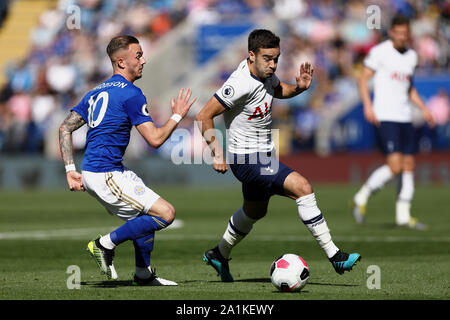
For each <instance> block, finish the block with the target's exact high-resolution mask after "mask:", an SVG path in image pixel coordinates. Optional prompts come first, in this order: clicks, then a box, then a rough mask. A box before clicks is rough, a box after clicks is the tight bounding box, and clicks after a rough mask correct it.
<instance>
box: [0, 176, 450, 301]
mask: <svg viewBox="0 0 450 320" xmlns="http://www.w3.org/2000/svg"><path fill="white" fill-rule="evenodd" d="M154 189H155V191H157V192H158V193H159V194H160V195H161V196H163V197H164V198H165V199H167V200H168V201H169V202H171V203H172V204H173V205H174V206H175V207H176V208H177V219H178V220H180V221H182V224H181V225H179V228H171V229H168V230H163V231H159V232H158V233H157V234H156V239H155V241H156V242H155V249H154V252H153V255H152V266H155V267H156V269H157V273H158V275H160V276H162V277H164V278H167V279H170V280H174V281H176V282H178V283H179V286H178V287H135V286H132V285H131V278H132V272H133V271H134V253H133V246H132V244H131V243H124V244H123V245H121V246H120V247H118V248H117V250H116V260H115V266H116V269H117V271H118V274H119V279H118V280H117V281H114V280H107V279H106V278H105V277H104V276H102V275H100V272H99V270H98V269H97V266H96V265H95V263H94V261H93V260H92V258H90V257H89V256H88V254H87V253H86V251H85V247H86V244H87V242H88V241H89V240H90V239H92V238H94V237H95V236H96V235H97V234H98V233H105V232H108V231H110V230H112V229H113V228H114V227H117V226H119V225H121V223H122V222H121V220H119V219H118V218H116V217H112V216H110V215H108V214H107V213H106V211H105V210H104V209H103V207H102V206H101V205H100V204H99V203H97V201H96V200H94V199H93V198H92V197H90V196H89V195H88V194H87V193H71V192H69V191H64V190H62V191H61V190H60V191H45V192H44V191H42V192H38V191H23V192H8V191H3V192H1V193H0V261H1V263H0V270H1V272H0V287H1V290H0V299H2V300H6V299H19V300H22V299H45V300H46V299H52V300H53V299H72V300H78V299H83V300H86V299H125V300H126V299H137V300H140V299H145V300H160V299H161V300H197V299H203V300H228V299H232V300H236V299H238V300H254V299H262V300H266V299H267V300H292V299H293V300H319V299H363V300H366V299H405V300H409V299H442V300H445V299H448V298H449V294H448V293H449V291H448V289H449V280H450V254H449V253H450V224H449V221H450V220H449V218H450V215H449V213H450V210H449V207H450V197H449V196H450V188H449V187H448V186H418V187H417V188H416V193H415V198H414V202H413V209H412V211H413V216H416V217H417V218H419V219H420V220H421V221H422V222H424V223H427V224H428V225H429V227H430V229H429V230H428V231H415V230H406V229H399V228H396V227H395V226H394V206H395V190H394V188H393V187H392V186H389V187H388V188H386V189H385V190H382V191H381V192H379V193H378V194H376V195H375V196H374V197H373V198H371V200H370V202H369V205H368V213H367V223H366V225H364V226H360V225H357V224H356V223H355V222H354V221H353V218H352V217H351V214H350V210H349V204H348V203H349V200H350V199H351V197H352V195H353V193H354V192H355V191H356V186H345V185H344V186H342V185H340V186H333V185H316V186H315V192H316V197H317V199H318V204H319V208H320V209H321V210H322V212H323V214H324V216H325V218H326V219H327V222H328V226H329V227H330V229H331V233H332V236H333V239H334V242H335V243H336V244H337V245H338V246H339V247H340V248H341V249H342V250H344V251H347V252H359V253H361V255H362V260H361V261H360V262H359V263H358V265H357V266H356V267H355V268H354V269H353V271H351V272H346V273H345V274H344V275H338V274H337V273H336V272H335V271H334V270H333V268H332V266H331V264H330V263H329V262H328V259H327V258H326V257H325V255H324V253H323V252H322V250H321V249H320V248H319V246H318V245H317V244H316V243H315V241H314V240H313V238H312V237H311V236H310V234H309V232H308V230H307V229H306V228H305V226H304V225H303V224H302V222H301V221H300V219H299V218H298V214H297V209H296V206H295V202H294V201H292V200H289V199H287V198H283V197H279V196H277V197H273V198H272V200H271V202H270V206H269V212H268V214H267V216H266V217H265V218H264V219H262V220H261V221H259V222H258V223H257V224H256V225H255V226H254V229H253V231H252V232H251V233H250V235H249V236H248V237H247V238H246V239H244V241H242V242H241V243H240V244H239V245H238V246H237V247H236V248H235V249H234V251H233V254H232V261H231V262H230V268H231V271H232V274H233V276H234V278H235V280H236V281H235V282H234V283H221V282H220V281H219V278H218V277H217V275H216V273H215V272H214V270H213V269H212V268H211V267H210V266H207V265H206V264H205V263H204V262H203V261H202V254H203V252H204V251H205V250H206V249H209V248H211V247H213V246H215V245H216V244H217V242H218V240H219V238H220V237H221V236H222V234H223V232H224V230H225V227H226V225H227V222H228V219H229V217H230V215H231V214H232V213H233V212H234V211H235V210H236V209H237V208H238V207H239V206H240V205H241V202H242V197H241V193H240V188H239V187H237V188H229V189H220V188H218V187H216V188H203V189H189V188H183V187H170V188H169V187H164V188H158V187H155V188H154ZM283 253H296V254H298V255H300V256H302V257H303V258H304V259H305V260H306V261H307V263H308V264H309V266H310V271H311V276H310V279H309V283H308V284H307V285H306V287H305V288H304V289H303V291H302V292H300V293H280V292H277V291H276V290H275V288H274V287H273V286H272V284H271V282H270V279H269V275H268V274H269V268H270V265H271V263H272V261H273V260H274V259H275V258H276V257H278V256H280V255H281V254H283ZM73 265H75V266H77V267H78V268H79V270H80V274H81V283H80V289H69V288H68V286H67V283H68V282H69V283H71V281H70V276H71V275H72V274H71V273H67V270H68V267H69V266H73ZM371 265H376V266H378V267H379V270H380V278H379V279H380V289H369V288H368V287H367V283H368V281H369V283H373V282H371V279H370V277H371V275H372V273H371V272H368V271H370V268H369V266H371Z"/></svg>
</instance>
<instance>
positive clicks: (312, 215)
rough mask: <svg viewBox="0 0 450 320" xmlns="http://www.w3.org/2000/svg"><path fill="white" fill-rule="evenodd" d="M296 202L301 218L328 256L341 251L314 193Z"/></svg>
mask: <svg viewBox="0 0 450 320" xmlns="http://www.w3.org/2000/svg"><path fill="white" fill-rule="evenodd" d="M295 202H296V203H297V206H298V215H299V217H300V219H302V221H303V223H304V224H305V225H306V227H307V228H308V230H309V231H310V232H311V234H312V235H313V237H314V239H316V241H317V243H318V244H319V245H320V247H321V248H322V249H323V250H324V251H325V253H326V255H327V257H328V258H331V257H333V256H334V255H335V254H336V252H338V251H339V248H338V247H336V245H335V244H334V243H333V240H331V234H330V229H328V225H327V222H326V221H325V218H324V217H323V215H322V213H321V212H320V209H319V208H318V207H317V203H316V196H315V195H314V193H311V194H308V195H306V196H303V197H300V198H298V199H297V200H295Z"/></svg>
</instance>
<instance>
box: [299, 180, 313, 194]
mask: <svg viewBox="0 0 450 320" xmlns="http://www.w3.org/2000/svg"><path fill="white" fill-rule="evenodd" d="M311 193H313V189H312V186H311V184H310V183H309V181H308V180H306V179H305V178H303V177H301V178H300V179H299V181H298V182H297V184H296V186H295V195H296V196H297V198H300V197H303V196H306V195H308V194H311Z"/></svg>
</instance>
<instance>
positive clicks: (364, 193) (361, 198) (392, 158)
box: [352, 152, 402, 224]
mask: <svg viewBox="0 0 450 320" xmlns="http://www.w3.org/2000/svg"><path fill="white" fill-rule="evenodd" d="M401 166H402V154H401V153H399V152H393V153H390V154H389V155H388V156H387V157H386V164H384V165H382V166H381V167H378V168H377V169H375V170H374V171H373V172H372V173H371V174H370V176H369V178H368V179H367V181H366V182H365V183H364V184H363V185H362V186H361V188H360V189H359V190H358V192H357V193H356V194H355V196H354V197H353V201H352V214H353V218H354V219H355V221H356V222H357V223H359V224H362V223H364V222H365V214H366V205H367V202H368V200H369V198H370V196H371V195H372V194H374V193H375V192H377V191H378V190H380V189H381V188H383V187H384V186H385V184H386V183H387V182H388V181H390V180H391V179H392V178H393V177H394V176H396V175H398V173H399V172H401Z"/></svg>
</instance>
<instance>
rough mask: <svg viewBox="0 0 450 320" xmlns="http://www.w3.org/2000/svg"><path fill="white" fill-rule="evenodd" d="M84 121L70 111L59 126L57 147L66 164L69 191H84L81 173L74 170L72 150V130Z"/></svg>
mask: <svg viewBox="0 0 450 320" xmlns="http://www.w3.org/2000/svg"><path fill="white" fill-rule="evenodd" d="M85 123H86V122H85V121H84V119H83V117H81V115H79V114H78V113H77V112H75V111H72V112H70V114H69V115H68V116H67V118H66V119H64V121H63V123H62V124H61V126H60V127H59V148H60V150H61V157H62V159H63V161H64V165H65V166H66V179H67V184H68V185H69V189H70V190H71V191H84V186H83V183H82V181H81V174H80V173H79V172H77V171H76V169H75V164H74V161H73V152H72V132H74V131H75V130H77V129H78V128H80V127H81V126H83V125H84V124H85Z"/></svg>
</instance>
